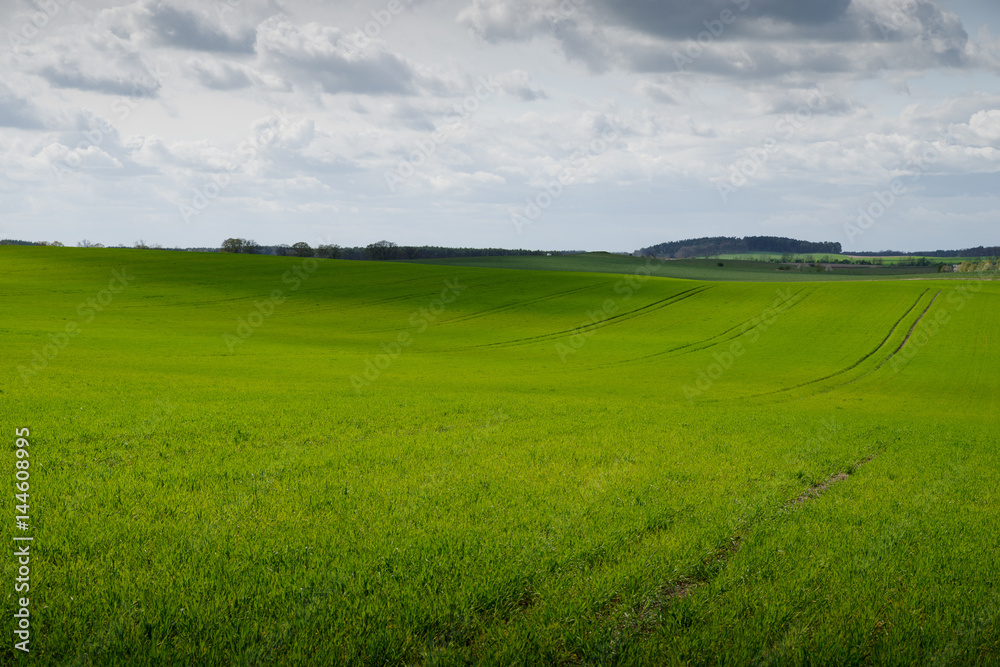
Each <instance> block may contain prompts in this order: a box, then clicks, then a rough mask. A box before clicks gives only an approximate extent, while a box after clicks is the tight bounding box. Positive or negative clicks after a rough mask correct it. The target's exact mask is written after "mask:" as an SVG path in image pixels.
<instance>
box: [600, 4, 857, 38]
mask: <svg viewBox="0 0 1000 667" xmlns="http://www.w3.org/2000/svg"><path fill="white" fill-rule="evenodd" d="M850 4H851V0H824V1H822V2H803V1H802V0H705V1H703V2H691V0H657V1H651V0H595V1H594V7H595V9H597V11H598V12H599V13H600V14H601V15H603V16H606V17H608V18H609V19H611V20H613V21H615V22H616V23H620V24H623V25H626V26H628V27H630V28H633V29H635V30H639V31H641V32H645V33H649V34H652V35H656V36H660V37H670V38H678V39H684V38H689V37H693V36H695V35H697V34H698V33H699V32H700V31H703V30H705V29H706V25H705V24H706V23H712V22H718V23H721V24H722V25H724V26H726V30H725V32H730V33H731V34H737V33H739V32H741V31H742V30H743V29H744V26H741V25H740V24H741V23H742V22H741V21H740V20H739V18H740V17H741V16H742V17H748V18H754V19H769V20H772V21H778V22H781V23H789V24H792V25H795V26H806V27H815V26H823V25H836V24H837V23H838V22H839V21H840V20H842V19H843V18H844V15H845V13H846V12H847V8H848V7H849V6H850ZM724 12H728V13H729V14H730V15H731V16H732V18H727V20H726V21H725V23H722V21H720V17H722V16H723V13H724ZM725 32H724V33H723V35H724V34H725Z"/></svg>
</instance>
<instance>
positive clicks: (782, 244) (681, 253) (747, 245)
mask: <svg viewBox="0 0 1000 667" xmlns="http://www.w3.org/2000/svg"><path fill="white" fill-rule="evenodd" d="M749 252H780V253H786V252H787V253H796V254H805V253H814V254H827V255H839V254H840V253H841V247H840V244H839V243H835V242H820V243H814V242H812V241H799V240H797V239H790V238H785V237H783V236H745V237H743V238H738V237H735V236H707V237H704V238H700V239H687V240H684V241H670V242H668V243H659V244H657V245H654V246H650V247H648V248H643V249H642V250H639V254H640V255H655V256H656V257H673V258H676V259H687V258H691V257H707V256H711V255H735V254H739V253H749Z"/></svg>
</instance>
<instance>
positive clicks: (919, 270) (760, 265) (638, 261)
mask: <svg viewBox="0 0 1000 667" xmlns="http://www.w3.org/2000/svg"><path fill="white" fill-rule="evenodd" d="M407 263H414V264H435V265H440V266H461V267H479V268H491V269H520V270H527V271H583V272H598V273H633V272H635V271H636V270H637V269H641V268H642V267H648V268H649V270H650V271H651V273H652V274H653V275H656V276H659V277H664V278H682V279H685V280H713V281H714V280H730V281H741V282H756V281H768V282H774V281H782V282H801V281H811V282H815V281H830V280H833V281H838V280H858V279H864V280H872V279H875V280H885V279H892V278H900V277H910V278H915V277H928V276H929V277H933V278H940V277H945V278H947V277H950V275H945V276H942V274H939V273H938V271H937V267H936V266H932V267H913V266H902V267H888V266H836V267H834V269H833V271H830V272H828V271H825V270H822V269H821V270H819V271H817V270H816V269H815V268H812V267H808V266H803V265H791V266H789V267H788V268H789V270H787V271H785V270H779V268H778V266H779V265H778V264H775V263H774V262H766V261H763V262H758V261H748V260H733V259H724V258H719V259H672V260H652V261H650V260H647V259H643V258H639V257H632V256H629V255H613V254H610V253H586V254H582V255H552V256H551V257H548V256H544V255H520V256H518V255H515V256H507V257H456V258H446V259H421V260H407ZM720 263H721V264H722V266H720V265H719V264H720Z"/></svg>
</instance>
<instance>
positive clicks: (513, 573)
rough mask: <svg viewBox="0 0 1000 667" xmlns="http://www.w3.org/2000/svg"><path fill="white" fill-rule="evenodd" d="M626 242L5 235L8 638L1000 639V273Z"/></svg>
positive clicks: (961, 653) (996, 647) (134, 654)
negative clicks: (350, 246)
mask: <svg viewBox="0 0 1000 667" xmlns="http://www.w3.org/2000/svg"><path fill="white" fill-rule="evenodd" d="M499 259H502V260H508V261H512V260H513V259H516V258H499ZM538 259H542V260H550V259H553V260H560V259H562V258H557V257H553V258H546V257H543V258H538ZM616 261H627V258H626V260H617V259H616ZM456 264H459V263H456ZM668 264H670V265H671V266H672V265H673V264H674V263H673V262H671V263H668ZM498 265H499V264H498ZM619 266H620V268H619V269H615V270H617V271H619V273H617V274H614V273H585V272H580V271H570V270H564V271H530V270H523V271H510V270H502V269H498V268H474V267H470V266H469V265H467V264H466V265H451V266H449V265H430V264H413V263H394V262H348V261H338V260H312V259H308V260H303V259H296V258H282V257H263V256H252V255H221V254H200V253H177V252H165V251H153V250H134V251H130V250H108V249H70V248H42V247H0V290H2V294H3V299H2V301H0V311H2V316H0V322H2V324H0V330H2V335H3V343H4V344H3V366H2V369H3V372H4V374H3V384H2V385H0V392H2V393H0V399H2V403H0V405H2V420H0V421H2V424H3V432H4V433H5V434H6V438H7V441H6V444H5V450H4V451H5V452H6V454H5V458H4V461H5V464H4V467H5V468H6V470H7V471H8V472H7V473H6V474H7V479H8V480H9V481H8V482H6V483H5V488H7V489H8V492H7V510H6V514H5V517H6V518H5V523H6V525H7V526H8V527H9V528H7V529H6V530H7V534H8V545H13V544H15V543H14V542H12V541H11V540H12V538H13V537H14V536H25V535H30V536H32V537H33V538H34V541H33V542H32V543H31V560H30V570H31V573H30V586H31V588H30V592H29V593H14V582H15V579H16V578H17V576H18V567H19V566H18V563H17V560H16V558H15V557H14V556H13V555H12V552H13V548H14V547H10V548H9V549H8V551H7V555H6V556H4V557H2V558H0V573H2V580H3V585H4V586H5V588H6V594H5V595H4V596H3V599H4V609H3V614H4V619H5V620H4V632H5V635H4V636H5V637H7V641H6V643H5V644H4V645H3V647H2V648H0V662H2V663H3V664H5V665H6V664H22V663H23V664H39V665H43V664H59V665H62V664H79V665H105V664H109V665H110V664H114V665H167V664H178V665H181V664H183V665H216V664H218V665H223V664H226V665H228V664H260V665H264V664H266V665H272V664H301V665H324V664H403V663H406V664H412V663H417V664H468V663H470V662H480V663H485V664H525V665H536V664H629V665H631V664H634V665H651V664H663V665H672V664H699V665H700V664H710V665H722V664H726V665H730V664H733V665H745V664H869V663H871V664H956V665H966V664H982V665H988V664H996V663H997V662H998V661H1000V568H998V567H997V564H998V563H1000V537H998V531H997V526H1000V452H998V442H1000V372H998V369H1000V282H996V281H983V280H979V279H978V277H977V276H975V275H969V274H965V275H963V276H961V280H956V279H953V280H933V279H927V280H903V281H833V282H799V283H795V282H786V283H770V282H760V281H759V278H758V279H757V280H758V281H757V282H742V281H736V280H733V279H730V280H728V281H716V282H707V281H699V280H692V279H688V280H678V279H674V278H664V277H658V275H657V274H654V277H650V278H647V277H646V276H645V275H643V274H642V273H638V274H635V273H634V271H636V270H638V269H639V267H641V266H642V264H638V265H635V264H633V265H631V266H632V267H634V268H631V269H630V270H628V267H626V266H625V265H624V264H621V265H619ZM509 268H526V267H514V266H511V267H509ZM696 268H697V267H696ZM723 268H724V267H723ZM692 270H694V269H692ZM115 272H117V273H115ZM748 273H752V272H748ZM772 275H773V274H772ZM993 275H994V276H995V274H993ZM954 277H955V278H958V277H959V276H957V275H956V276H954ZM18 428H28V429H30V435H29V437H28V438H27V440H28V441H29V442H30V445H28V446H27V447H22V449H26V450H27V451H28V452H29V455H28V457H27V458H26V459H17V458H15V456H16V454H15V453H16V451H17V446H16V444H15V442H16V436H15V429H18ZM25 460H26V461H28V462H29V464H30V466H29V467H28V472H30V497H29V498H27V499H26V500H29V501H30V507H29V508H26V510H25V511H26V515H28V516H30V519H29V530H27V531H19V530H17V529H15V523H14V522H15V515H17V514H19V513H20V512H21V510H15V505H16V504H17V503H18V502H20V501H16V500H15V490H14V484H15V472H16V467H15V466H16V464H17V461H25ZM22 467H23V466H22ZM18 595H28V596H29V597H30V605H29V607H28V608H29V609H30V614H31V615H30V631H31V644H30V649H31V652H30V654H28V655H27V656H26V655H24V654H23V653H22V652H21V651H18V650H15V649H14V648H13V645H14V642H15V641H17V639H16V638H15V635H14V630H15V629H16V620H15V619H14V613H15V611H16V609H17V607H18V602H17V598H18Z"/></svg>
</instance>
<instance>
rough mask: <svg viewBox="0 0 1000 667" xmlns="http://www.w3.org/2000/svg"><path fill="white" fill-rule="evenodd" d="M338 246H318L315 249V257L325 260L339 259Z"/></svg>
mask: <svg viewBox="0 0 1000 667" xmlns="http://www.w3.org/2000/svg"><path fill="white" fill-rule="evenodd" d="M340 254H341V253H340V246H339V245H320V246H319V247H318V248H316V256H317V257H325V258H326V259H337V258H338V257H340Z"/></svg>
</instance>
